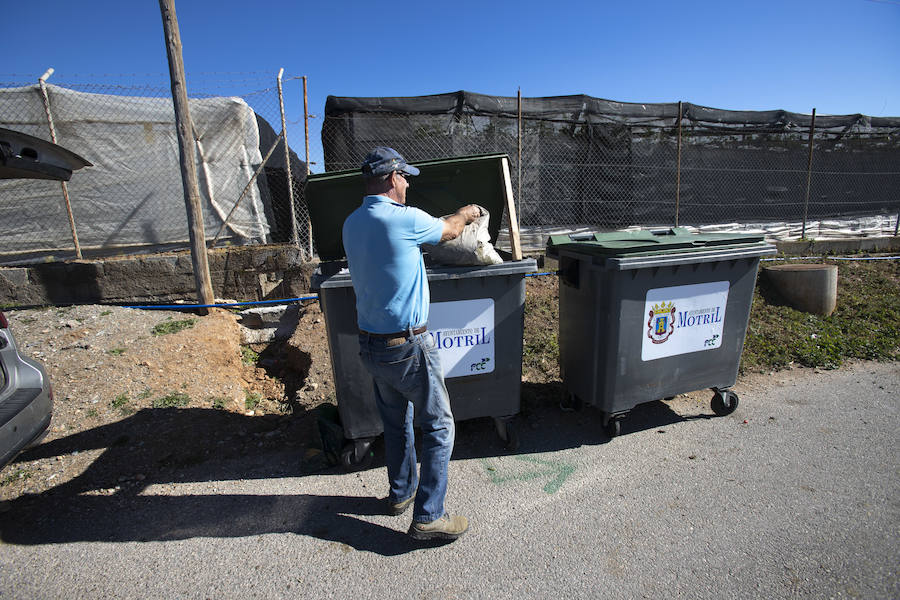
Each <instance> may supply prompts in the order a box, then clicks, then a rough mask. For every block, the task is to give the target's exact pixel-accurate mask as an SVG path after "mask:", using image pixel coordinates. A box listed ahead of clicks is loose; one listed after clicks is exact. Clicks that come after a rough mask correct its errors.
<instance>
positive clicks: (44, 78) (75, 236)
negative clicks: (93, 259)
mask: <svg viewBox="0 0 900 600" xmlns="http://www.w3.org/2000/svg"><path fill="white" fill-rule="evenodd" d="M51 75H53V69H52V68H50V69H47V72H46V73H44V74H43V75H41V76H40V78H38V82H39V83H40V84H41V95H42V96H43V97H44V114H46V115H47V125H49V126H50V141H51V142H53V143H54V144H55V143H57V142H56V127H54V126H53V113H52V112H51V111H50V96H48V95H47V86H46V85H44V82H45V81H47V78H48V77H50V76H51ZM59 183H60V186H61V187H62V195H63V201H64V202H65V204H66V214H67V215H68V216H69V229H71V230H72V242H74V243H75V257H76V258H78V260H81V244H79V243H78V230H77V229H75V216H74V215H73V214H72V203H71V202H70V201H69V186H68V185H66V182H65V181H60V182H59Z"/></svg>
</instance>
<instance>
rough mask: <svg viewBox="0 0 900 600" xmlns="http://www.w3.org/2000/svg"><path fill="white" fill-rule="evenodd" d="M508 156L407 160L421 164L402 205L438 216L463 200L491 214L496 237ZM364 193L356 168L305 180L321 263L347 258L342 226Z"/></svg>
mask: <svg viewBox="0 0 900 600" xmlns="http://www.w3.org/2000/svg"><path fill="white" fill-rule="evenodd" d="M503 159H507V160H508V157H507V155H506V154H486V155H479V156H463V157H458V158H445V159H439V160H430V161H424V162H414V163H410V164H412V165H414V166H416V167H418V168H419V170H420V171H421V173H420V174H419V176H417V177H410V178H409V183H410V186H409V191H408V192H407V193H406V203H407V205H409V206H415V207H417V208H420V209H422V210H424V211H425V212H427V213H429V214H431V215H433V216H435V217H441V216H444V215H448V214H451V213H454V212H456V210H457V209H459V208H460V207H461V206H465V205H466V204H478V205H480V206H483V207H485V208H486V209H488V211H489V212H490V213H491V218H490V222H489V224H488V230H489V232H490V234H491V242H496V241H497V236H498V235H499V232H500V223H501V219H502V217H503V209H504V207H505V205H506V203H505V189H504V188H505V184H504V181H503V175H502V170H501V165H502V160H503ZM364 195H365V190H364V184H363V178H362V175H361V173H360V170H359V169H352V170H347V171H331V172H328V173H319V174H314V175H310V176H309V177H308V178H307V180H306V203H307V206H308V208H309V218H310V222H311V223H312V230H313V240H314V241H315V244H316V250H317V251H318V254H319V258H320V259H321V260H323V261H332V260H341V259H343V258H344V257H345V252H344V242H343V239H342V236H341V230H342V228H343V226H344V220H345V219H346V218H347V217H348V216H349V215H350V213H351V212H353V211H354V210H356V208H357V207H358V206H359V205H360V203H361V202H362V199H363V196H364Z"/></svg>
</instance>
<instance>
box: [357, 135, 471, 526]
mask: <svg viewBox="0 0 900 600" xmlns="http://www.w3.org/2000/svg"><path fill="white" fill-rule="evenodd" d="M362 174H363V179H364V181H365V185H366V194H367V195H366V197H365V198H363V201H362V205H361V206H360V207H359V208H357V209H356V210H355V211H354V212H353V213H351V214H350V216H349V217H347V220H346V221H345V222H344V228H343V236H344V250H345V251H346V254H347V262H348V264H349V267H350V276H351V278H352V280H353V290H354V292H355V293H356V312H357V323H358V325H359V330H360V334H359V347H360V356H361V357H362V360H363V363H364V364H365V365H366V368H367V369H368V370H369V372H370V373H371V374H372V378H373V379H374V384H375V401H376V404H377V405H378V411H379V412H380V414H381V419H382V421H383V423H384V446H385V461H386V463H387V471H388V483H389V486H390V491H389V492H388V497H387V502H388V508H387V510H388V512H389V513H390V514H392V515H400V514H402V513H403V512H405V511H406V509H407V508H409V506H410V505H413V522H412V524H411V525H410V528H409V535H410V536H412V537H413V538H415V539H418V540H428V539H435V538H438V539H451V540H453V539H456V538H458V537H459V536H461V535H462V534H463V533H465V532H466V530H467V529H468V527H469V522H468V519H466V518H465V517H463V516H459V515H450V514H448V513H447V512H446V510H445V509H444V498H445V497H446V495H447V474H448V470H449V466H450V454H451V453H452V451H453V440H454V432H455V426H454V423H453V414H452V413H451V412H450V398H449V396H448V395H447V387H446V385H445V384H444V375H443V371H442V370H441V364H440V357H439V355H438V350H437V347H436V346H435V343H434V340H433V339H432V337H431V335H430V334H429V333H427V332H426V330H425V325H426V323H427V321H428V305H429V302H430V296H429V290H428V277H427V274H426V273H425V262H424V260H423V259H422V252H421V250H420V246H421V245H422V244H437V243H438V242H441V241H445V240H452V239H454V238H456V237H458V236H459V235H460V233H462V230H463V228H464V227H465V226H466V225H467V224H469V223H471V222H472V221H474V220H475V219H477V218H478V217H479V216H480V214H481V211H480V209H479V208H478V207H477V206H474V205H471V204H470V205H468V206H464V207H462V208H460V209H459V210H458V211H457V212H456V213H454V214H453V215H451V216H449V217H446V218H444V219H437V218H435V217H432V216H431V215H429V214H428V213H426V212H424V211H422V210H419V209H417V208H413V207H410V206H406V190H407V189H408V188H409V182H408V181H407V179H408V178H409V177H410V176H415V175H418V174H419V170H418V169H417V168H415V167H413V166H410V165H409V164H407V163H406V161H405V160H404V159H403V157H402V156H400V154H398V153H397V152H396V151H395V150H393V149H391V148H386V147H382V146H379V147H377V148H375V149H374V150H372V152H370V153H369V154H368V156H366V159H365V162H363V165H362ZM414 417H418V421H419V426H420V428H421V430H422V456H421V463H422V466H421V473H419V472H418V470H417V468H416V450H415V434H414V432H413V419H414Z"/></svg>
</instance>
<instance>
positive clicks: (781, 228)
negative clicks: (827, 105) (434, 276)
mask: <svg viewBox="0 0 900 600" xmlns="http://www.w3.org/2000/svg"><path fill="white" fill-rule="evenodd" d="M896 224H897V215H875V216H869V217H857V218H854V219H829V220H825V221H807V223H806V238H807V239H810V240H837V239H849V238H868V237H871V238H880V237H890V236H893V235H894V228H895V227H896ZM679 226H680V227H684V228H685V229H687V230H688V231H691V232H695V233H762V234H765V236H766V239H767V240H769V241H787V240H799V239H800V238H801V233H802V231H803V223H802V222H800V221H797V222H790V223H788V222H771V223H722V224H718V225H703V226H700V227H692V226H690V225H679ZM669 227H672V225H671V224H669V225H657V226H652V225H647V226H643V227H628V228H625V229H622V230H621V231H635V230H638V229H666V228H669ZM597 231H600V230H598V229H597V228H596V227H591V226H587V225H578V226H571V227H552V228H551V227H523V228H522V229H521V231H520V232H519V234H520V238H521V240H522V249H523V250H527V251H530V252H533V251H540V250H543V249H544V248H545V247H546V245H547V238H548V237H549V236H551V235H563V234H577V233H593V232H597ZM496 246H497V247H499V248H501V249H503V250H508V249H509V247H510V246H509V230H508V229H507V228H503V229H501V230H500V235H499V236H498V238H497V244H496Z"/></svg>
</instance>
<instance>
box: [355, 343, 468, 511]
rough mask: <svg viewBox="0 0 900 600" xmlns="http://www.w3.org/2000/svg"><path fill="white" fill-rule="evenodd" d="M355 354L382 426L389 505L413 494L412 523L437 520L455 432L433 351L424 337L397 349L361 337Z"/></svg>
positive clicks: (441, 507)
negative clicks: (368, 381) (365, 371)
mask: <svg viewBox="0 0 900 600" xmlns="http://www.w3.org/2000/svg"><path fill="white" fill-rule="evenodd" d="M359 348H360V357H361V358H362V361H363V364H364V365H365V366H366V368H367V369H368V370H369V372H370V373H371V374H372V377H373V379H374V383H375V402H376V404H377V405H378V411H379V412H380V413H381V420H382V421H383V423H384V449H385V462H386V463H387V471H388V483H389V485H390V492H389V495H388V500H389V501H390V502H402V501H403V500H406V499H408V498H411V497H412V496H413V494H415V495H416V500H415V503H414V504H413V521H415V522H418V523H427V522H429V521H434V520H435V519H440V518H441V517H443V516H444V512H445V511H444V498H445V497H446V495H447V474H448V470H449V467H450V454H451V453H452V452H453V440H454V435H455V431H456V428H455V425H454V423H453V413H451V412H450V397H449V395H448V394H447V386H446V385H444V376H443V372H442V371H441V361H440V356H439V355H438V349H437V346H435V343H434V340H433V339H432V337H431V335H430V334H429V333H428V332H425V333H420V334H419V335H414V336H412V337H410V338H409V339H408V340H407V341H406V342H405V343H403V344H400V345H398V346H388V345H387V342H386V340H384V339H382V338H377V337H373V336H369V335H366V334H360V336H359ZM414 418H415V420H416V421H417V424H418V425H419V427H420V428H421V430H422V457H421V461H422V467H421V475H419V474H417V472H416V471H417V469H416V447H415V441H416V438H415V433H414V431H413V420H414ZM417 489H418V492H417V491H416V490H417Z"/></svg>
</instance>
